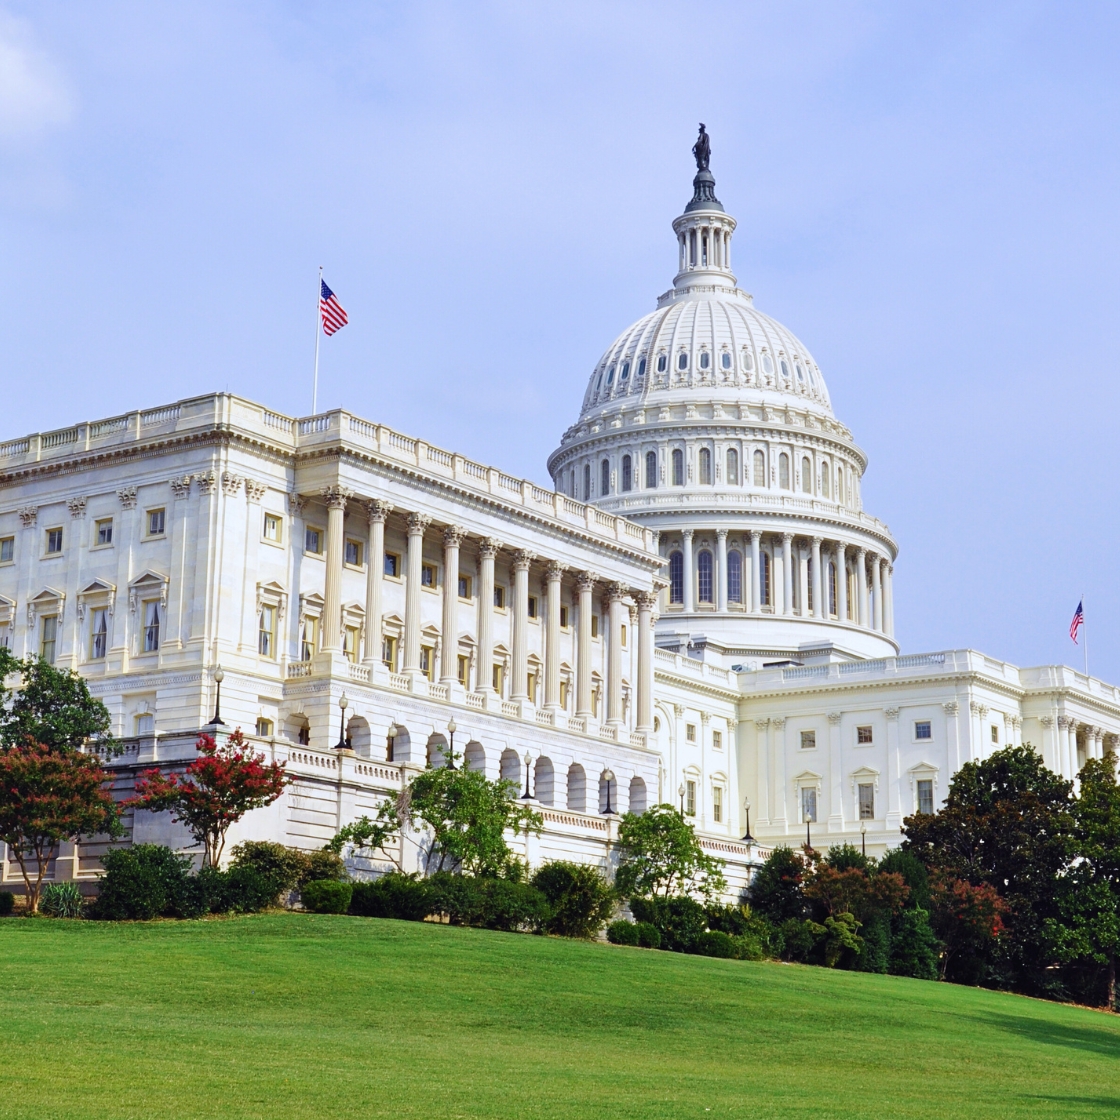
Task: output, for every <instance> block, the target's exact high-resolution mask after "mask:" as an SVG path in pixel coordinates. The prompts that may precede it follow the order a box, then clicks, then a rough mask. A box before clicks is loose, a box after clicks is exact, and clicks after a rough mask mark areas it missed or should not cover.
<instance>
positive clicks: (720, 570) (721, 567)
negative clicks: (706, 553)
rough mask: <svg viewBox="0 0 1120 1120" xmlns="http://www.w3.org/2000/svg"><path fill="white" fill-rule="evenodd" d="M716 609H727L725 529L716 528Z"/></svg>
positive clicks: (724, 610)
mask: <svg viewBox="0 0 1120 1120" xmlns="http://www.w3.org/2000/svg"><path fill="white" fill-rule="evenodd" d="M716 610H718V611H722V612H725V613H726V611H727V530H726V529H717V530H716Z"/></svg>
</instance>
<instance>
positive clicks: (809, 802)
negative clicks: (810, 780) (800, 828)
mask: <svg viewBox="0 0 1120 1120" xmlns="http://www.w3.org/2000/svg"><path fill="white" fill-rule="evenodd" d="M806 817H808V818H809V820H810V821H812V822H813V824H816V823H817V791H816V790H815V789H812V788H809V787H808V786H802V787H801V820H802V823H804V821H805V818H806Z"/></svg>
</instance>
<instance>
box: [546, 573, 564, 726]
mask: <svg viewBox="0 0 1120 1120" xmlns="http://www.w3.org/2000/svg"><path fill="white" fill-rule="evenodd" d="M563 576H564V565H563V564H558V563H557V562H556V561H555V560H553V561H551V562H550V563H549V565H548V567H547V568H546V569H545V586H546V589H547V590H546V603H545V616H544V626H545V632H544V672H545V677H544V705H545V707H546V708H552V709H553V710H555V711H559V710H560V586H561V583H560V581H561V580H562V579H563Z"/></svg>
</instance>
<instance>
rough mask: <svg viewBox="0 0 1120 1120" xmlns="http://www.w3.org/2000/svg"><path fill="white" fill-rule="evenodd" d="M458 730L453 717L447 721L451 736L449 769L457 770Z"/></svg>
mask: <svg viewBox="0 0 1120 1120" xmlns="http://www.w3.org/2000/svg"><path fill="white" fill-rule="evenodd" d="M456 730H458V729H457V728H456V726H455V717H454V716H452V717H451V718H450V719H449V720H448V721H447V734H448V736H449V739H448V746H447V769H448V770H454V769H455V732H456Z"/></svg>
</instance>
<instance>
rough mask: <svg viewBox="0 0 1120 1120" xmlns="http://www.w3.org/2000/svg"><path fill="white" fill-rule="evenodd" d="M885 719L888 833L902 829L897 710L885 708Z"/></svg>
mask: <svg viewBox="0 0 1120 1120" xmlns="http://www.w3.org/2000/svg"><path fill="white" fill-rule="evenodd" d="M884 714H885V715H886V717H887V819H886V822H885V823H886V826H887V831H888V832H893V831H894V830H895V829H898V828H901V827H902V805H901V792H902V791H901V786H902V778H901V775H900V774H899V765H900V756H899V745H898V708H885V709H884Z"/></svg>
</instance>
